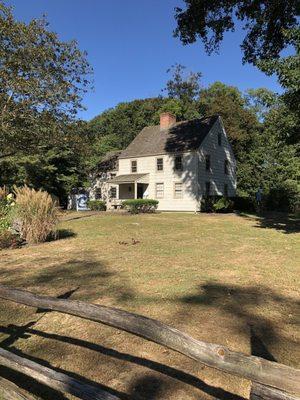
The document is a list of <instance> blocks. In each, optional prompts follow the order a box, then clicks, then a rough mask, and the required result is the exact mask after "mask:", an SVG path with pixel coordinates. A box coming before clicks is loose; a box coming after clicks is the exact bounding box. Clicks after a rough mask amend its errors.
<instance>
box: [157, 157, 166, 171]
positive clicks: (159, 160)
mask: <svg viewBox="0 0 300 400" xmlns="http://www.w3.org/2000/svg"><path fill="white" fill-rule="evenodd" d="M156 166H157V171H163V169H164V160H163V158H157V159H156Z"/></svg>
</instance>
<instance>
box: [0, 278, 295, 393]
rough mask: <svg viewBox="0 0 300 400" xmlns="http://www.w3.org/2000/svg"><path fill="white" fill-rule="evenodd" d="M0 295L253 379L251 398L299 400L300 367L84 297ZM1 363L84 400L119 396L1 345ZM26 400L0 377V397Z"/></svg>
mask: <svg viewBox="0 0 300 400" xmlns="http://www.w3.org/2000/svg"><path fill="white" fill-rule="evenodd" d="M0 298H2V299H6V300H10V301H13V302H16V303H20V304H25V305H27V306H30V307H36V308H40V309H41V308H42V309H45V310H52V311H58V312H61V313H65V314H70V315H74V316H77V317H81V318H84V319H88V320H91V321H96V322H100V323H102V324H105V325H109V326H111V327H114V328H117V329H120V330H123V331H126V332H129V333H132V334H134V335H137V336H139V337H142V338H144V339H147V340H149V341H152V342H155V343H158V344H160V345H163V346H165V347H168V348H170V349H172V350H175V351H177V352H179V353H181V354H184V355H186V356H187V357H190V358H192V359H193V360H196V361H198V362H200V363H202V364H204V365H206V366H209V367H212V368H215V369H217V370H220V371H223V372H227V373H230V374H233V375H236V376H239V377H242V378H245V379H248V380H250V381H251V382H252V384H251V394H250V399H251V400H297V399H298V400H300V370H299V369H294V368H291V367H288V366H286V365H283V364H279V363H276V362H272V361H268V360H265V359H263V358H260V357H256V356H252V355H247V354H242V353H238V352H234V351H232V350H230V349H229V348H227V347H225V346H221V345H217V344H212V343H206V342H203V341H200V340H196V339H194V338H192V337H191V336H189V335H187V334H186V333H183V332H181V331H179V330H177V329H175V328H172V327H170V326H168V325H166V324H164V323H162V322H160V321H157V320H154V319H151V318H147V317H144V316H141V315H137V314H134V313H130V312H126V311H123V310H120V309H117V308H112V307H106V306H101V305H95V304H90V303H87V302H84V301H77V300H66V299H58V298H54V297H46V296H40V295H36V294H33V293H31V292H28V291H25V290H20V289H15V288H10V287H7V286H4V285H0ZM0 365H2V366H5V367H7V368H9V369H12V370H15V371H18V372H21V373H23V374H24V375H27V376H30V377H31V378H33V379H35V380H36V381H38V382H40V383H42V384H44V385H46V386H48V387H50V388H52V389H55V390H58V391H61V392H65V393H70V394H72V395H74V396H76V397H78V398H79V399H83V400H92V399H93V400H100V399H101V400H117V399H120V398H119V397H118V396H116V395H113V394H111V393H109V392H108V391H105V390H102V389H99V388H96V387H94V386H93V385H89V384H87V383H85V382H82V381H80V380H78V379H74V378H72V377H70V376H68V375H66V374H62V373H60V372H56V371H54V370H52V369H50V368H48V367H44V366H42V365H40V364H38V363H36V362H33V361H31V360H28V359H26V358H24V357H20V356H18V355H16V354H14V353H12V352H10V351H8V350H5V349H3V348H1V346H0ZM1 395H2V398H3V399H4V400H10V399H13V400H30V399H32V398H33V397H32V396H31V395H30V394H27V393H25V392H24V391H23V390H21V389H19V388H18V387H17V386H16V385H15V384H13V383H12V382H9V381H7V380H6V379H3V378H0V398H1Z"/></svg>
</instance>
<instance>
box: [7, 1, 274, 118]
mask: <svg viewBox="0 0 300 400" xmlns="http://www.w3.org/2000/svg"><path fill="white" fill-rule="evenodd" d="M6 4H9V5H12V6H13V7H14V15H15V16H16V18H17V19H19V20H25V21H29V20H30V19H32V18H34V17H40V16H42V15H43V14H46V16H47V20H48V21H49V23H50V29H51V30H54V31H56V32H57V33H58V34H59V36H60V38H61V39H62V40H70V39H76V40H77V41H78V43H79V47H80V48H81V49H82V50H86V51H87V52H88V60H89V62H90V63H91V65H92V66H93V69H94V90H93V91H92V92H90V93H88V94H87V95H86V96H85V98H84V104H85V106H86V108H87V110H86V111H84V112H82V113H81V114H80V117H81V118H83V119H87V120H88V119H91V118H92V117H94V116H95V115H97V114H99V113H100V112H102V111H103V110H105V109H107V108H110V107H113V106H115V105H116V104H117V103H119V102H121V101H130V100H133V99H138V98H146V97H154V96H157V95H159V94H161V89H162V88H163V87H164V86H165V83H166V81H167V79H168V75H167V74H166V70H167V69H168V68H169V67H170V66H171V65H172V64H174V63H176V62H177V63H180V64H183V65H185V66H186V67H187V69H189V70H192V71H201V72H202V74H203V78H202V84H203V85H204V86H207V85H209V84H210V83H212V82H214V81H217V80H219V81H222V82H224V83H226V84H229V85H234V86H237V87H239V89H240V90H246V89H248V88H257V87H267V88H269V89H271V90H274V91H280V87H279V86H278V84H277V82H276V79H275V77H267V76H266V75H264V74H263V73H261V72H260V71H259V70H257V69H256V68H254V67H253V66H251V65H242V54H241V50H240V47H239V44H240V42H241V40H242V38H243V31H242V30H241V29H240V28H239V29H238V30H237V31H236V32H235V33H228V34H226V35H225V40H224V41H223V43H222V45H221V49H220V54H219V55H212V56H208V55H207V54H206V53H205V52H204V49H203V45H202V44H201V43H197V44H193V45H190V46H183V45H182V44H181V43H180V41H179V39H175V38H173V36H172V31H173V29H174V27H175V20H174V7H176V6H178V5H182V0H7V1H6Z"/></svg>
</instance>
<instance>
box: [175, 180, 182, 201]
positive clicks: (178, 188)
mask: <svg viewBox="0 0 300 400" xmlns="http://www.w3.org/2000/svg"><path fill="white" fill-rule="evenodd" d="M174 198H175V199H182V183H175V185H174Z"/></svg>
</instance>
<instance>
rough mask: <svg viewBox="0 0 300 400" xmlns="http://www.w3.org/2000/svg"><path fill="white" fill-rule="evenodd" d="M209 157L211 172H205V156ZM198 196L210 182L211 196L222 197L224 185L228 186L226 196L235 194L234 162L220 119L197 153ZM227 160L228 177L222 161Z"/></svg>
mask: <svg viewBox="0 0 300 400" xmlns="http://www.w3.org/2000/svg"><path fill="white" fill-rule="evenodd" d="M219 132H221V134H222V136H221V137H222V145H221V146H219V144H218V133H219ZM207 154H209V155H210V159H211V160H210V163H211V170H210V171H207V170H206V166H205V156H206V155H207ZM198 159H199V162H198V183H199V195H201V194H205V184H206V182H210V187H211V190H210V194H211V195H222V196H223V195H224V185H225V184H227V185H228V196H229V197H233V196H235V194H236V161H235V158H234V154H233V151H232V148H231V145H230V144H229V141H228V138H227V136H226V132H225V129H224V127H223V124H222V122H221V121H220V118H219V119H218V121H217V122H216V123H215V124H214V126H213V127H212V129H211V130H210V132H209V133H208V135H207V137H206V138H205V139H204V141H203V143H202V145H201V147H200V148H199V151H198ZM226 159H227V160H228V162H229V164H228V175H226V174H225V173H224V161H225V160H226Z"/></svg>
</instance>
